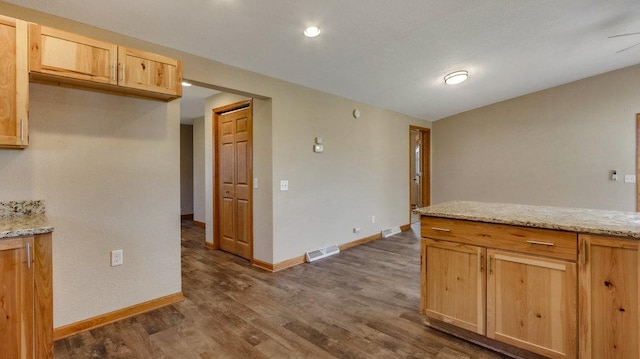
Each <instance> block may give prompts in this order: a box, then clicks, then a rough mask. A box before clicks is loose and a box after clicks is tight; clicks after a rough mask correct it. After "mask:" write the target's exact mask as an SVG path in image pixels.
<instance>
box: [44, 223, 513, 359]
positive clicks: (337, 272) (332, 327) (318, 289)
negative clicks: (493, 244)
mask: <svg viewBox="0 0 640 359" xmlns="http://www.w3.org/2000/svg"><path fill="white" fill-rule="evenodd" d="M203 242H204V231H203V229H202V228H199V227H195V226H193V225H192V224H191V222H189V221H183V227H182V286H183V291H184V295H185V298H186V299H185V300H184V301H183V302H181V303H178V304H174V305H170V306H167V307H164V308H161V309H159V310H155V311H152V312H149V313H146V314H141V315H138V316H135V317H132V318H129V319H125V320H122V321H120V322H117V323H114V324H110V325H107V326H104V327H101V328H98V329H93V330H90V331H87V332H84V333H80V334H76V335H74V336H72V337H69V338H66V339H62V340H59V341H57V342H56V343H55V358H57V359H62V358H201V359H208V358H438V359H460V358H502V356H501V355H498V354H496V353H493V352H491V351H489V350H486V349H484V348H481V347H478V346H475V345H473V344H469V343H466V342H464V341H461V340H459V339H456V338H453V337H451V336H448V335H446V334H443V333H440V332H438V331H435V330H432V329H430V328H427V327H425V326H424V324H423V319H422V317H421V316H420V314H419V312H418V306H419V302H420V292H419V283H420V278H419V277H420V276H419V267H420V254H419V248H420V245H419V241H418V239H417V236H416V234H414V233H413V232H411V231H408V232H404V233H401V234H399V235H396V236H393V237H390V238H386V239H381V240H377V241H374V242H370V243H367V244H364V245H361V246H358V247H355V248H352V249H349V250H346V251H344V252H342V253H340V254H339V255H337V256H333V257H330V258H326V259H323V260H320V261H318V262H314V263H312V264H302V265H298V266H295V267H293V268H289V269H286V270H283V271H280V272H277V273H268V272H265V271H263V270H261V269H258V268H255V267H252V266H251V265H250V264H249V263H248V262H247V261H245V260H243V259H241V258H239V257H235V256H233V255H230V254H227V253H224V252H221V251H212V250H209V249H206V248H205V247H204V246H203Z"/></svg>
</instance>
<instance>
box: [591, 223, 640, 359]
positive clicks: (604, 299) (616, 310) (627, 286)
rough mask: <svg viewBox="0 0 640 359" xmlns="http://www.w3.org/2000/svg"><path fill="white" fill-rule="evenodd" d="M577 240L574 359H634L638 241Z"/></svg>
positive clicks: (639, 354)
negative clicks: (576, 350)
mask: <svg viewBox="0 0 640 359" xmlns="http://www.w3.org/2000/svg"><path fill="white" fill-rule="evenodd" d="M579 239H580V248H581V249H582V253H581V257H580V264H581V266H580V291H579V295H580V339H581V340H580V358H582V359H591V358H593V359H596V358H597V359H613V358H640V334H639V333H638V329H640V324H639V321H640V317H639V312H638V304H639V302H638V297H639V293H638V290H639V285H638V281H639V280H640V274H639V271H640V259H639V258H638V255H639V254H638V253H639V252H638V246H639V243H638V240H629V239H626V240H625V239H622V238H616V237H607V236H597V235H586V234H581V235H580V236H579Z"/></svg>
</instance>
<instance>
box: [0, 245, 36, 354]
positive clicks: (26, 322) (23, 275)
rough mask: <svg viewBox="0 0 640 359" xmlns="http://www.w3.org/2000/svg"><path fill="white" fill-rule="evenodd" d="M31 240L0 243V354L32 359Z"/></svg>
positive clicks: (32, 292) (32, 291)
mask: <svg viewBox="0 0 640 359" xmlns="http://www.w3.org/2000/svg"><path fill="white" fill-rule="evenodd" d="M32 258H33V237H22V238H15V239H7V240H3V241H0V313H1V314H0V337H1V338H2V340H0V353H2V355H3V356H6V357H7V358H33V350H34V345H33V343H34V326H35V325H34V320H33V308H34V300H33V295H34V290H33V263H32V260H31V259H32Z"/></svg>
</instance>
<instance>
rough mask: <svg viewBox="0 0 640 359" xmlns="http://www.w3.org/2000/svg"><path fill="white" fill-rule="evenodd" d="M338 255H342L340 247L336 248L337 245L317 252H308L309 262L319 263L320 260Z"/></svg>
mask: <svg viewBox="0 0 640 359" xmlns="http://www.w3.org/2000/svg"><path fill="white" fill-rule="evenodd" d="M338 253H340V248H338V246H336V245H335V244H334V245H330V246H328V247H324V248H320V249H316V250H315V251H309V252H307V262H313V261H317V260H318V259H322V258H326V257H328V256H332V255H334V254H338Z"/></svg>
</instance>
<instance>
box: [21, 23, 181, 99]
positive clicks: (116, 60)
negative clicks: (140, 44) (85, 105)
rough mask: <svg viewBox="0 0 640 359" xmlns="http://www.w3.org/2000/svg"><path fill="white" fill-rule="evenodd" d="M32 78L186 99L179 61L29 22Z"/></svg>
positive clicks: (129, 93) (118, 91) (105, 89)
mask: <svg viewBox="0 0 640 359" xmlns="http://www.w3.org/2000/svg"><path fill="white" fill-rule="evenodd" d="M29 71H30V76H31V79H32V80H35V81H42V82H49V83H51V82H53V83H60V84H67V85H72V86H77V87H85V88H93V89H97V90H104V91H110V92H116V93H123V94H128V95H134V96H140V97H147V98H156V99H161V100H172V99H175V98H178V97H180V96H181V95H182V85H181V83H182V63H181V62H180V61H179V60H175V59H171V58H168V57H165V56H161V55H157V54H153V53H150V52H146V51H141V50H136V49H132V48H127V47H123V46H118V45H116V44H111V43H108V42H104V41H99V40H95V39H92V38H89V37H85V36H81V35H77V34H73V33H69V32H65V31H61V30H57V29H53V28H50V27H46V26H41V25H38V24H29Z"/></svg>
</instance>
